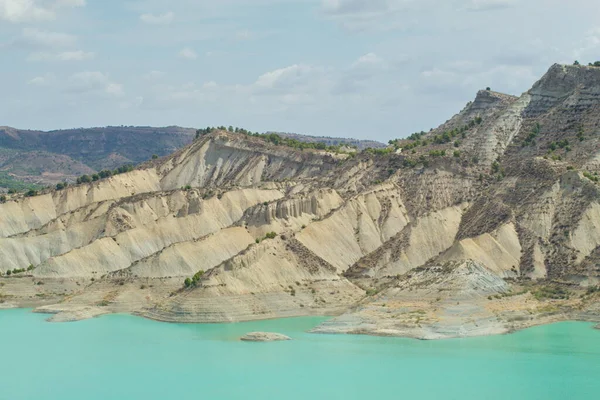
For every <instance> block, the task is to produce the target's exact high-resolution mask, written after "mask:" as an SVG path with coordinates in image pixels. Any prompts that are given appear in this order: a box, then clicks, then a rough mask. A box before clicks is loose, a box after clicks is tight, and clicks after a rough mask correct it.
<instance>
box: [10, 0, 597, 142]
mask: <svg viewBox="0 0 600 400" xmlns="http://www.w3.org/2000/svg"><path fill="white" fill-rule="evenodd" d="M576 59H577V60H579V61H581V62H582V63H586V64H587V63H588V62H590V61H596V60H600V7H598V3H597V0H569V1H568V2H567V1H565V0H303V1H299V0H218V1H216V0H209V1H208V0H170V1H165V0H0V91H1V96H0V126H2V125H6V126H13V127H16V128H21V129H42V130H51V129H65V128H75V127H92V126H107V125H113V126H114V125H143V126H168V125H180V126H186V127H205V126H214V125H226V126H228V125H233V126H239V127H243V128H246V129H249V130H251V131H259V132H264V131H282V132H296V133H304V134H313V135H324V136H343V137H356V138H361V139H375V140H380V141H387V140H389V139H392V138H399V137H405V136H407V135H409V134H410V133H412V132H414V131H421V130H429V129H430V128H432V127H436V126H438V125H439V124H441V123H443V122H445V121H446V120H447V119H449V118H450V117H451V116H452V115H453V114H455V113H457V112H458V111H460V109H462V108H463V107H464V106H465V104H466V103H467V102H468V101H470V100H472V99H473V98H474V97H475V95H476V93H477V91H478V90H480V89H485V88H486V87H488V86H489V87H491V88H492V89H493V90H497V91H501V92H505V93H510V94H515V95H519V94H521V93H523V92H524V91H526V90H528V89H529V88H530V87H531V86H532V84H533V83H534V82H535V81H536V80H537V79H539V78H540V77H541V76H542V75H543V74H544V73H545V72H546V71H547V70H548V68H549V67H550V66H551V65H552V64H554V63H556V62H558V63H572V62H573V61H574V60H576Z"/></svg>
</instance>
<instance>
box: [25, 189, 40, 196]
mask: <svg viewBox="0 0 600 400" xmlns="http://www.w3.org/2000/svg"><path fill="white" fill-rule="evenodd" d="M37 195H38V191H37V190H33V189H30V190H28V191H27V193H25V196H27V197H34V196H37Z"/></svg>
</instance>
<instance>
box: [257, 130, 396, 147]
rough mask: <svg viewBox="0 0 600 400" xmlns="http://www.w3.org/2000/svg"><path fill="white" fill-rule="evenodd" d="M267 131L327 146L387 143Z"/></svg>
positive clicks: (373, 145)
mask: <svg viewBox="0 0 600 400" xmlns="http://www.w3.org/2000/svg"><path fill="white" fill-rule="evenodd" d="M267 133H276V134H278V135H279V136H281V137H284V138H288V139H296V140H299V141H301V142H308V143H325V144H326V145H327V146H338V145H347V146H355V147H356V148H358V149H359V150H364V149H368V148H373V149H381V148H384V147H386V146H387V145H386V144H383V143H381V142H377V141H375V140H360V139H352V138H338V137H331V136H310V135H300V134H298V133H288V132H267Z"/></svg>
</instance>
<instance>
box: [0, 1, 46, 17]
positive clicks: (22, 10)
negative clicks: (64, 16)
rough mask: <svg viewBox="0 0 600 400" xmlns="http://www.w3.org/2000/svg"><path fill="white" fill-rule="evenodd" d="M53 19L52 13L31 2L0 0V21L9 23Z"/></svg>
mask: <svg viewBox="0 0 600 400" xmlns="http://www.w3.org/2000/svg"><path fill="white" fill-rule="evenodd" d="M53 18H54V12H53V11H52V10H48V9H45V8H42V7H39V6H38V5H37V4H36V3H35V2H34V1H33V0H0V19H3V20H6V21H9V22H32V21H43V20H49V19H53Z"/></svg>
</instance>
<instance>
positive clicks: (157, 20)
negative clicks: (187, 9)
mask: <svg viewBox="0 0 600 400" xmlns="http://www.w3.org/2000/svg"><path fill="white" fill-rule="evenodd" d="M174 19H175V13H174V12H172V11H169V12H166V13H164V14H159V15H154V14H142V15H140V20H142V22H145V23H147V24H152V25H169V24H170V23H171V22H173V20H174Z"/></svg>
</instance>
